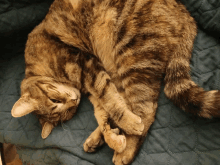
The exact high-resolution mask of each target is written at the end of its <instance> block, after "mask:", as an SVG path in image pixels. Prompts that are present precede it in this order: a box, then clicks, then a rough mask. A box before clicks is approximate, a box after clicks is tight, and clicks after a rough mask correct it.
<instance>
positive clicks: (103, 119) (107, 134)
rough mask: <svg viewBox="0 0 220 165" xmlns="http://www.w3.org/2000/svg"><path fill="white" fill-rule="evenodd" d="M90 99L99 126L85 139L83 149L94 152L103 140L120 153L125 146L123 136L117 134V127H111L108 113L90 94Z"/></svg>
mask: <svg viewBox="0 0 220 165" xmlns="http://www.w3.org/2000/svg"><path fill="white" fill-rule="evenodd" d="M90 101H91V102H92V103H93V105H94V112H95V117H96V119H97V122H98V124H99V126H98V127H97V128H96V130H95V131H94V132H93V133H92V134H91V135H90V136H89V137H88V138H87V140H86V141H85V143H84V150H85V151H86V152H94V151H95V149H96V148H97V147H99V146H101V145H102V144H103V143H104V141H105V142H106V143H107V144H108V146H109V147H110V148H112V149H113V150H115V151H117V153H121V152H122V151H123V150H124V149H125V147H126V138H125V136H124V135H119V129H118V128H115V129H112V128H111V126H110V124H109V122H108V120H109V114H108V113H107V112H106V111H105V110H104V109H103V108H102V106H101V105H100V104H99V102H98V101H97V100H96V99H95V97H93V96H90Z"/></svg>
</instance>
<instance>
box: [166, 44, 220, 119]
mask: <svg viewBox="0 0 220 165" xmlns="http://www.w3.org/2000/svg"><path fill="white" fill-rule="evenodd" d="M180 43H181V42H180ZM191 50H192V49H191V48H187V46H186V44H185V45H184V42H182V44H179V45H178V46H176V48H175V53H174V54H173V55H172V56H171V60H170V61H169V62H168V64H167V69H166V76H165V88H164V92H165V94H166V96H167V97H168V98H169V99H170V100H172V101H173V102H174V104H175V105H177V106H179V107H180V108H181V109H183V110H185V111H186V112H190V113H192V114H194V115H198V116H201V117H204V118H212V117H220V91H218V90H213V91H205V90H204V89H203V88H201V87H199V86H198V85H197V84H195V83H194V82H193V81H192V80H191V76H190V65H189V64H190V58H191Z"/></svg>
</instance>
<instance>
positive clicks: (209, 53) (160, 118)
mask: <svg viewBox="0 0 220 165" xmlns="http://www.w3.org/2000/svg"><path fill="white" fill-rule="evenodd" d="M32 1H33V0H32ZM32 1H31V3H30V1H28V0H26V1H25V0H23V1H19V3H16V4H14V5H15V6H16V7H19V8H20V7H22V8H29V7H30V6H33V4H34V6H35V5H36V6H41V5H40V2H43V1H37V0H35V1H33V3H32ZM182 1H183V3H184V4H185V5H186V6H187V8H188V10H189V11H190V12H191V13H192V15H193V16H194V17H195V19H196V21H197V22H198V25H199V31H198V35H197V38H196V40H195V44H194V50H193V55H192V60H191V69H192V71H191V75H192V79H193V80H194V81H195V82H196V83H197V84H199V85H200V86H202V87H203V88H205V89H206V90H213V89H220V81H219V80H220V67H219V66H220V38H219V37H220V1H219V0H182ZM2 2H5V3H2ZM6 2H7V3H6ZM9 2H11V1H1V0H0V34H2V32H3V31H4V30H5V29H7V28H6V27H2V26H6V25H5V24H4V21H3V23H2V22H1V20H2V14H5V13H6V12H10V11H11V10H10V9H11V8H10V7H8V6H9V5H8V3H9ZM35 3H36V4H35ZM24 6H25V7H24ZM36 6H35V7H36ZM48 7H49V5H47V7H45V8H44V7H43V8H44V11H42V13H44V14H42V13H41V12H39V11H37V12H36V11H35V12H32V14H33V15H36V16H38V15H39V14H40V15H41V14H42V15H45V14H46V11H47V9H48ZM9 10H10V11H9ZM22 14H24V13H22ZM24 15H25V14H24ZM27 16H28V17H26V18H24V19H25V20H28V18H29V16H30V17H32V16H31V15H27ZM9 17H10V18H13V16H12V15H11V16H10V14H9ZM40 17H41V19H43V17H42V16H39V18H40ZM16 18H17V17H15V19H16ZM3 20H4V19H3ZM28 21H29V20H28ZM28 21H27V22H26V23H27V25H28V26H29V25H30V27H31V26H35V25H36V24H37V22H38V21H34V22H35V24H32V23H31V22H32V21H30V22H29V23H30V24H29V23H28ZM8 23H10V21H8ZM1 25H2V26H1ZM25 26H26V25H25ZM25 26H23V27H21V29H20V30H23V28H24V29H25ZM9 27H11V28H12V29H14V28H15V27H14V26H13V23H12V25H10V26H9ZM16 28H17V27H16ZM16 28H15V30H16ZM20 30H19V32H20ZM4 33H5V32H4ZM8 33H9V32H8ZM24 34H25V32H24ZM14 37H15V38H9V39H8V38H7V36H5V38H7V39H8V40H9V41H12V42H9V43H8V44H5V47H4V48H5V52H3V53H2V54H1V58H0V142H9V143H12V144H16V145H17V146H19V148H18V152H19V154H20V157H21V158H22V160H23V162H24V164H27V163H31V164H32V163H33V164H36V165H38V164H39V165H44V164H55V165H58V164H65V165H71V164H73V165H92V164H95V165H103V164H105V165H112V161H111V159H112V156H113V151H112V150H111V149H109V147H108V146H106V145H104V146H103V147H101V148H100V149H99V150H98V151H97V152H96V153H85V152H84V151H83V143H84V141H85V140H86V138H87V137H88V136H89V135H90V133H91V132H92V131H93V130H94V129H95V128H96V127H97V123H96V120H95V118H94V115H93V107H92V105H91V103H90V102H89V101H88V99H87V98H86V97H83V98H82V101H81V103H80V106H79V108H78V113H77V114H76V116H74V118H73V119H71V120H70V121H68V122H66V123H65V124H63V125H62V126H58V127H56V128H55V129H54V130H53V132H52V134H51V135H50V136H49V137H48V138H47V139H46V140H43V139H42V138H41V136H40V134H41V128H40V124H39V122H38V120H37V118H36V117H35V116H34V115H32V114H29V115H27V116H24V117H21V118H12V116H11V113H10V111H11V108H12V106H13V104H14V103H15V101H16V100H17V99H18V98H19V96H20V82H21V80H22V79H23V78H24V68H25V63H24V57H23V48H24V43H18V42H20V41H25V39H26V36H25V35H24V37H23V38H22V39H21V38H20V33H19V34H17V33H16V35H15V36H14ZM12 43H13V44H12ZM10 48H14V49H13V50H10ZM219 155H220V119H212V120H207V119H200V118H196V117H194V116H191V115H189V114H186V113H185V112H183V111H182V110H181V109H180V108H177V107H175V106H174V105H173V103H172V102H171V101H169V100H168V99H167V98H166V97H165V95H164V92H163V88H162V89H161V94H160V99H159V108H158V110H157V115H156V121H155V122H154V124H153V125H152V127H151V128H150V130H149V133H148V135H147V137H146V140H145V141H144V143H143V145H142V147H141V149H140V151H139V153H138V155H137V156H136V159H135V161H134V162H133V163H132V165H143V164H147V165H179V164H182V165H194V164H195V165H197V164H200V165H217V164H219V162H220V156H219Z"/></svg>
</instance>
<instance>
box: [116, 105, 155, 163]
mask: <svg viewBox="0 0 220 165" xmlns="http://www.w3.org/2000/svg"><path fill="white" fill-rule="evenodd" d="M144 105H145V106H146V108H144V109H142V110H141V111H139V112H140V113H143V114H142V115H140V116H141V117H142V119H143V120H142V121H143V123H144V126H145V127H144V131H143V134H142V135H141V136H138V135H127V134H126V135H125V136H126V148H125V149H124V151H123V152H121V153H118V152H117V151H115V152H114V156H113V158H112V161H113V163H114V164H115V165H127V164H130V163H131V162H132V161H133V160H134V158H135V155H136V154H137V152H138V150H139V148H140V146H141V145H142V143H143V142H144V139H145V137H146V135H147V132H148V130H149V128H150V126H151V125H152V123H153V122H154V120H155V113H156V108H157V103H156V102H147V103H145V104H144ZM139 112H137V113H138V114H140V113H139Z"/></svg>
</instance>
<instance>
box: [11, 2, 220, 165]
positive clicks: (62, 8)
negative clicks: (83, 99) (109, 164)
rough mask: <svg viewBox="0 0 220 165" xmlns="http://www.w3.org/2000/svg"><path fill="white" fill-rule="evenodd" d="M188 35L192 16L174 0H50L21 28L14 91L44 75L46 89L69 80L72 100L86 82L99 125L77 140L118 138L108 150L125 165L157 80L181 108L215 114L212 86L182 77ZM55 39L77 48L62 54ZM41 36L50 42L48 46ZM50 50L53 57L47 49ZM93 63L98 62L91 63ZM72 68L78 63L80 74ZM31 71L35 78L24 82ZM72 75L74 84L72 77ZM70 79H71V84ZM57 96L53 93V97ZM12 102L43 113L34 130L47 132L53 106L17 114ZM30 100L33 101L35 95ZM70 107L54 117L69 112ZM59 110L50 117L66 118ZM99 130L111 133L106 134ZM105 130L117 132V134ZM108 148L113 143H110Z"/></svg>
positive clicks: (193, 30) (151, 113)
mask: <svg viewBox="0 0 220 165" xmlns="http://www.w3.org/2000/svg"><path fill="white" fill-rule="evenodd" d="M34 34H35V35H34ZM196 34H197V26H196V22H195V21H194V19H193V18H192V17H191V16H190V14H189V12H188V11H187V10H186V8H185V7H184V5H182V4H181V2H180V1H179V0H55V1H54V2H53V4H52V5H51V7H50V9H49V12H48V14H47V15H46V17H45V19H44V20H43V21H42V23H41V24H40V25H39V26H38V27H37V28H35V30H34V31H33V32H32V33H31V35H29V38H28V41H27V46H26V51H25V60H26V78H25V80H24V84H25V81H27V83H26V85H23V86H24V87H22V85H21V91H22V90H23V91H25V90H26V91H27V90H34V89H32V87H30V86H31V85H32V84H35V86H36V82H41V81H45V80H42V79H44V78H46V77H47V78H46V79H48V77H50V78H49V79H50V81H49V80H48V82H49V84H53V83H54V81H55V85H53V87H52V88H56V90H61V91H59V92H60V93H62V91H65V90H67V89H66V88H68V89H70V88H71V87H70V86H73V87H74V89H72V88H71V90H70V91H69V93H74V94H71V99H73V100H75V99H76V98H77V99H76V101H74V102H77V103H78V100H79V93H80V92H79V89H80V88H82V86H83V87H84V88H86V89H85V91H86V92H88V93H89V94H90V100H91V102H92V103H93V105H94V108H95V109H94V110H95V116H96V119H97V122H98V124H99V127H98V128H97V129H96V130H95V131H94V132H93V133H92V134H91V135H90V137H89V138H88V139H87V140H86V142H85V143H84V150H85V151H87V152H92V151H95V149H96V147H97V146H100V145H102V144H103V138H102V134H103V135H104V140H105V141H106V142H107V143H110V144H109V146H111V144H113V142H116V143H119V144H121V142H122V143H123V144H125V145H123V149H121V150H120V151H118V150H119V149H115V152H114V156H113V162H114V164H116V165H122V164H130V163H131V162H132V161H133V159H134V157H135V155H136V153H137V152H138V149H139V147H140V145H141V144H142V142H143V140H144V138H145V136H146V135H147V132H148V130H149V128H150V126H151V124H152V123H153V122H154V120H155V114H156V109H157V101H158V97H159V93H160V89H161V84H162V83H164V85H165V87H164V92H165V94H166V96H167V97H168V98H169V99H170V100H171V101H173V102H174V104H175V105H177V106H179V107H180V108H182V109H183V110H184V111H186V112H189V113H192V114H194V115H198V116H200V117H204V118H211V117H219V116H220V113H219V111H218V109H219V107H220V105H219V102H218V100H219V98H220V93H219V91H217V90H214V91H204V89H202V88H200V87H199V86H198V85H197V84H195V83H194V82H193V81H192V80H191V78H190V74H189V72H190V65H189V64H190V58H191V53H192V48H193V42H194V39H195V36H196ZM43 36H49V39H48V41H47V42H43V43H42V39H41V38H40V37H43ZM43 40H44V39H43ZM57 40H59V43H60V44H61V43H62V45H63V44H64V45H65V47H68V48H67V49H68V50H71V49H73V48H74V49H77V50H80V53H75V54H76V55H72V54H71V55H68V58H65V57H64V54H70V53H67V52H66V51H65V50H63V49H62V47H61V48H60V47H57V45H56V43H54V42H57ZM48 42H53V43H51V44H49V45H48ZM41 44H44V45H45V47H43V45H41ZM64 45H63V46H64ZM50 51H52V52H51V53H54V55H56V58H57V59H58V60H56V58H55V59H54V57H51V56H48V54H50ZM73 54H74V53H73ZM88 54H91V55H92V58H90V57H88ZM47 56H48V58H50V59H49V60H48V59H47ZM93 56H94V57H93ZM37 58H39V59H41V61H40V60H37ZM44 59H46V60H44ZM78 59H79V61H80V62H79V63H78V64H79V65H80V66H81V69H75V66H76V65H75V64H74V63H75V62H76V61H77V60H78ZM82 59H83V60H82ZM85 59H87V60H85ZM88 59H89V60H88ZM51 61H52V62H51ZM64 61H65V62H66V63H67V62H68V61H71V62H70V63H71V64H70V65H69V64H65V65H64V63H63V62H64ZM72 61H74V62H72ZM91 61H92V62H91ZM33 62H34V63H36V62H38V63H39V64H38V67H34V66H31V63H33ZM28 63H30V64H28ZM51 63H52V64H51ZM96 63H99V65H98V67H96ZM54 64H56V65H54ZM42 66H44V67H42ZM64 66H65V67H67V68H64ZM68 67H69V68H68ZM77 67H78V65H77ZM44 68H45V69H44ZM48 68H49V69H48ZM47 69H48V70H47ZM33 70H35V73H33ZM55 70H56V71H55ZM74 70H77V71H79V70H80V71H79V72H82V73H83V74H82V75H83V76H82V75H81V76H80V74H78V73H76V71H74ZM97 71H99V74H97ZM37 75H38V77H37ZM31 77H35V78H36V79H35V80H34V81H33V82H28V79H31ZM43 77H44V78H43ZM82 77H83V78H82ZM38 79H39V80H38ZM68 79H69V80H68ZM75 79H76V80H77V82H78V83H75V81H76V80H75ZM97 81H98V82H97ZM72 82H74V83H72ZM58 84H59V85H61V87H59V85H58ZM74 84H79V85H78V87H76V86H74ZM38 86H39V87H38V92H36V96H35V95H34V97H36V98H39V95H40V92H39V91H40V90H39V89H40V88H43V87H40V85H38ZM44 86H45V85H44ZM46 86H47V85H46ZM54 86H55V87H54ZM45 88H46V89H47V88H48V87H45ZM76 89H78V92H76V91H77V90H76ZM41 91H45V89H44V90H43V89H41ZM50 92H51V91H50ZM50 92H48V94H47V92H46V94H45V95H49V93H50ZM81 92H82V93H83V92H84V91H83V90H81ZM86 92H85V93H86ZM44 93H45V92H44ZM44 93H43V94H44ZM23 95H25V92H22V94H21V99H23ZM47 97H50V96H47ZM71 99H70V100H71ZM34 100H36V99H34ZM44 100H46V98H45V99H44ZM48 100H50V99H48ZM57 100H58V101H59V99H54V102H57ZM51 101H53V98H52V99H51ZM20 102H21V101H20V100H19V101H18V103H16V104H15V106H14V107H13V110H12V114H13V113H14V114H13V116H15V117H16V116H17V117H18V116H23V115H26V114H28V113H30V112H32V111H34V112H35V113H42V112H43V113H45V114H40V115H41V117H42V119H44V117H43V116H46V117H47V118H46V119H45V120H46V122H45V123H46V125H47V126H45V129H44V126H43V130H42V133H43V132H47V133H45V134H46V135H49V133H48V132H51V130H52V127H54V126H55V125H56V124H51V118H50V113H51V112H53V111H55V112H56V110H52V109H51V110H50V112H47V111H42V109H43V108H41V107H38V108H37V109H36V108H35V109H33V108H32V109H31V110H28V109H30V108H29V104H28V105H25V106H26V107H27V108H26V111H25V112H24V113H20V112H19V111H20V110H19V111H18V110H16V109H19V108H18V107H19V106H20ZM25 103H27V101H26V102H25ZM33 104H36V105H39V102H38V103H31V105H33ZM40 105H41V104H40ZM44 106H45V109H49V108H48V107H50V106H51V108H52V107H53V106H52V105H49V104H46V103H45V104H44ZM71 106H73V107H74V106H75V109H76V104H75V105H73V103H72V104H71ZM39 109H40V111H39ZM66 110H68V108H67V109H66ZM15 112H16V113H15ZM74 112H75V111H74ZM129 112H132V113H129ZM62 113H66V111H65V110H63V112H62ZM72 113H73V112H72ZM72 113H70V112H68V114H66V115H64V114H63V115H61V116H65V117H67V116H70V117H69V118H71V117H72V116H73V115H72ZM48 115H49V118H48ZM58 116H59V115H58ZM65 117H61V118H60V116H59V118H58V119H56V121H60V120H62V121H65V120H68V119H69V118H68V117H67V118H65ZM138 117H141V120H140V118H138ZM54 118H56V115H55V117H54ZM109 119H111V121H112V122H114V123H115V125H116V127H119V128H121V129H122V130H123V132H124V135H121V134H119V130H118V129H117V128H116V129H112V128H111V127H112V125H110V123H109V122H108V120H109ZM42 123H43V122H42ZM45 123H44V125H45ZM48 123H50V124H48ZM125 123H126V124H125ZM143 124H144V127H143ZM51 125H52V126H51ZM131 126H132V127H131ZM129 128H130V129H129ZM135 129H138V130H135ZM45 130H46V131H45ZM106 130H107V131H109V134H111V135H113V136H111V135H110V136H108V135H109V134H107V133H106V132H107V131H106ZM105 133H106V134H105ZM140 134H141V135H140ZM119 136H120V137H121V139H120V138H118V137H119ZM111 137H117V138H116V139H117V140H115V139H114V138H111ZM123 138H125V139H123ZM118 139H120V140H118ZM116 143H114V144H116ZM111 147H112V148H113V149H114V145H112V146H111Z"/></svg>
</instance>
